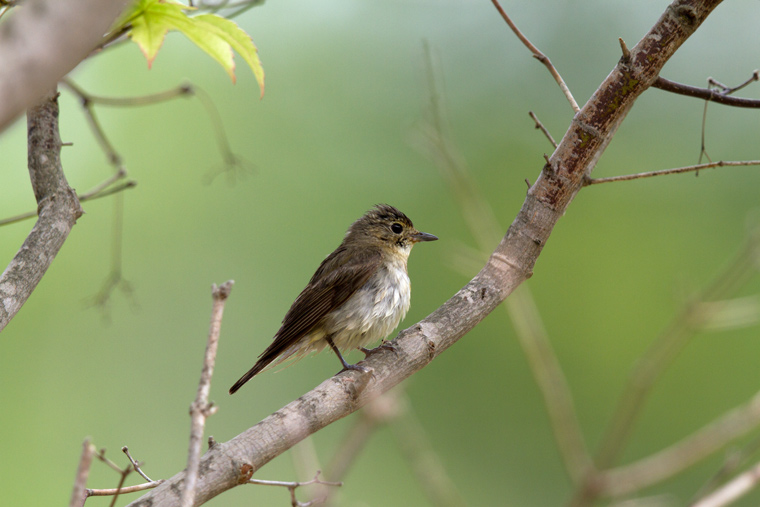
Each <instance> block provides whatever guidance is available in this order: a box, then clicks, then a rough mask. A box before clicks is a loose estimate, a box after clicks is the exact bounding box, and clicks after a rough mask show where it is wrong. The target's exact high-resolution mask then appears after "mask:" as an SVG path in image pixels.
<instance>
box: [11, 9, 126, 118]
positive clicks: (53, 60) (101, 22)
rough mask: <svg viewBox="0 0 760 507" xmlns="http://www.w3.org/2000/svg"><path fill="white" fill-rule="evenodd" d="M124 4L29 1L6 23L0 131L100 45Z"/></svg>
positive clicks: (12, 14) (15, 10)
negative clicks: (74, 27)
mask: <svg viewBox="0 0 760 507" xmlns="http://www.w3.org/2000/svg"><path fill="white" fill-rule="evenodd" d="M126 5H127V0H68V1H66V2H61V1H59V0H27V1H26V2H24V8H23V9H14V12H12V13H10V14H9V15H8V18H7V19H4V20H3V24H2V26H0V39H1V40H2V41H3V43H2V44H0V62H3V64H2V65H0V97H2V98H3V100H1V101H0V132H1V131H3V130H5V128H6V127H8V125H10V123H11V122H12V121H13V120H14V119H15V118H16V117H17V116H18V115H19V114H21V112H22V111H24V109H26V108H28V107H30V106H31V105H33V104H35V103H37V102H39V101H40V99H41V97H42V96H43V95H44V94H45V93H46V92H47V91H48V90H50V89H51V88H52V87H53V86H55V84H56V83H57V82H58V81H59V80H60V79H61V78H62V77H63V76H64V75H66V74H68V73H69V72H70V71H71V70H72V69H73V68H74V67H76V66H77V65H78V64H79V63H80V62H81V61H82V60H83V59H85V58H86V57H87V56H88V55H89V54H90V52H91V51H92V50H93V49H94V48H95V47H97V46H98V45H99V44H100V43H101V41H102V40H103V34H105V33H106V32H108V29H109V27H110V25H111V24H112V23H113V22H114V21H115V20H116V17H117V16H118V15H119V13H120V12H121V11H122V10H123V9H124V7H125V6H126ZM73 26H77V27H80V28H79V29H76V30H72V27H73Z"/></svg>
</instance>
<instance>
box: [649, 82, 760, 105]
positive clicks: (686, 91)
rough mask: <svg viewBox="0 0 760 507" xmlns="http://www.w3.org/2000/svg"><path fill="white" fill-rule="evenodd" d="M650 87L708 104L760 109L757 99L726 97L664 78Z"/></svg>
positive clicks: (721, 93) (719, 93) (759, 101)
mask: <svg viewBox="0 0 760 507" xmlns="http://www.w3.org/2000/svg"><path fill="white" fill-rule="evenodd" d="M753 81H754V80H753ZM652 87H653V88H659V89H660V90H664V91H666V92H671V93H677V94H679V95H686V96H687V97H696V98H698V99H704V100H708V101H710V102H717V103H718V104H723V105H726V106H734V107H749V108H760V100H757V99H743V98H741V97H732V96H730V95H726V93H725V92H724V91H723V90H711V89H709V88H697V87H696V86H690V85H685V84H681V83H676V82H675V81H669V80H667V79H665V78H664V77H658V78H657V81H655V82H654V83H652ZM730 91H733V90H730Z"/></svg>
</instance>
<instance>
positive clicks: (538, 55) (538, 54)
mask: <svg viewBox="0 0 760 507" xmlns="http://www.w3.org/2000/svg"><path fill="white" fill-rule="evenodd" d="M491 1H492V2H493V5H494V7H496V10H498V11H499V14H501V17H502V18H504V21H506V23H507V25H509V28H511V29H512V31H513V32H514V34H515V35H517V38H518V39H520V41H521V42H522V43H523V44H524V45H525V47H527V48H528V49H529V50H530V52H531V53H533V56H534V57H535V58H536V60H538V61H539V62H541V63H543V64H544V66H545V67H546V68H547V69H549V73H550V74H551V75H552V77H553V78H554V80H555V81H556V82H557V84H558V85H559V88H560V90H562V93H564V94H565V98H567V101H568V102H569V103H570V107H572V108H573V111H574V112H576V113H577V112H578V111H580V110H581V108H580V107H578V103H577V102H576V101H575V98H574V97H573V94H572V93H571V92H570V88H568V87H567V85H566V84H565V81H564V80H563V79H562V76H560V75H559V72H558V71H557V69H556V68H555V67H554V65H552V62H551V60H549V57H547V56H546V55H545V54H543V53H542V52H541V50H540V49H538V48H537V47H536V46H534V45H533V43H532V42H531V41H530V40H528V38H527V37H526V36H525V35H524V34H523V33H522V32H521V31H520V29H519V28H517V25H515V24H514V23H513V22H512V20H511V19H510V17H509V16H508V15H507V13H506V12H505V11H504V9H502V7H501V5H500V4H499V2H498V0H491Z"/></svg>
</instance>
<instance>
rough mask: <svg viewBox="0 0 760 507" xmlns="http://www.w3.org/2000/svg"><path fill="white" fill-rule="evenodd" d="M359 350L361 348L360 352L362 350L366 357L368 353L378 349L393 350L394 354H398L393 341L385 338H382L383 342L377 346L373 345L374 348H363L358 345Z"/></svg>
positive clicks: (370, 353)
mask: <svg viewBox="0 0 760 507" xmlns="http://www.w3.org/2000/svg"><path fill="white" fill-rule="evenodd" d="M359 350H361V351H362V352H364V357H365V358H367V357H369V356H370V355H372V354H374V353H375V352H377V351H378V350H390V351H391V352H393V353H394V354H396V356H398V349H397V348H396V346H395V345H394V344H393V342H390V341H386V340H383V342H382V343H381V344H380V345H378V346H377V347H375V348H374V349H367V348H364V347H359Z"/></svg>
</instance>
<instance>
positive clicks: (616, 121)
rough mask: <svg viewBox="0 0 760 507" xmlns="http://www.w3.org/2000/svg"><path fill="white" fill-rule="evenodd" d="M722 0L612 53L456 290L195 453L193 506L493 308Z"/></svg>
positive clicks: (170, 498) (154, 496) (407, 370)
mask: <svg viewBox="0 0 760 507" xmlns="http://www.w3.org/2000/svg"><path fill="white" fill-rule="evenodd" d="M718 4H720V0H701V1H699V0H676V1H675V2H673V3H672V4H671V5H670V6H669V7H668V8H667V9H666V11H665V13H664V14H663V15H662V17H661V18H660V19H659V20H658V21H657V23H656V24H655V25H654V27H653V28H652V29H651V30H650V31H649V33H648V34H646V35H645V36H644V38H643V39H642V40H641V41H640V42H639V43H638V44H637V45H636V46H635V47H633V48H632V49H631V51H630V53H631V58H630V61H628V62H619V63H618V65H617V66H616V67H615V68H614V69H613V70H612V72H611V73H610V74H609V75H608V76H607V78H606V79H605V80H604V82H603V83H602V84H601V85H600V87H599V89H598V90H597V91H596V92H595V93H594V95H593V96H592V97H591V99H590V100H589V101H588V102H587V103H586V105H585V106H584V107H583V109H581V111H580V112H579V113H578V114H576V116H575V118H574V119H573V121H572V123H571V125H570V128H569V129H568V131H567V132H566V133H565V136H564V137H563V139H562V141H561V142H560V144H559V146H558V148H557V149H556V150H555V152H554V154H553V155H552V157H551V159H550V164H548V165H547V167H546V168H545V169H544V170H543V171H542V173H541V175H540V176H539V178H538V180H537V181H536V183H535V184H534V185H533V187H531V189H530V190H529V191H528V195H527V197H526V199H525V202H524V203H523V206H522V209H521V210H520V212H519V213H518V215H517V217H516V218H515V220H514V222H513V223H512V225H511V226H510V228H509V230H508V231H507V233H506V235H505V236H504V238H503V239H502V240H501V242H500V243H499V245H498V247H497V248H496V250H495V251H494V252H493V254H492V255H491V257H490V258H489V260H488V262H487V263H486V265H485V266H484V267H483V269H482V270H481V271H480V273H478V274H477V275H476V276H475V278H473V279H472V280H471V281H470V282H469V283H468V284H467V285H466V286H465V287H464V288H463V289H461V290H460V291H459V292H457V293H456V294H455V295H454V296H453V297H452V298H451V299H449V300H448V301H446V302H445V303H444V304H443V305H442V306H441V307H440V308H439V309H437V310H436V311H435V312H433V313H432V314H430V315H429V316H428V317H427V318H425V319H424V320H422V321H421V322H419V323H418V324H416V325H414V326H412V327H411V328H409V329H406V330H404V331H402V332H401V333H400V334H399V336H398V337H397V338H396V339H395V340H394V345H395V347H396V349H397V353H394V352H390V351H386V350H379V351H378V352H376V353H374V354H372V355H371V356H369V357H368V358H367V359H366V360H365V361H364V365H365V366H367V367H370V368H372V370H373V372H374V373H373V374H370V373H361V372H356V371H348V372H343V373H340V374H338V375H335V376H334V377H332V378H330V379H327V380H325V381H324V382H322V384H320V385H319V386H317V387H316V388H315V389H313V390H312V391H310V392H308V393H306V394H304V395H303V396H301V397H300V398H298V399H297V400H295V401H292V402H291V403H289V404H288V405H286V406H285V407H283V408H282V409H280V410H278V411H277V412H275V413H274V414H272V415H270V416H269V417H267V418H266V419H264V420H263V421H261V422H259V423H258V424H256V425H255V426H253V427H251V428H249V429H248V430H246V431H244V432H243V433H241V434H240V435H238V436H237V437H235V438H233V439H231V440H229V441H227V442H224V443H219V444H217V445H215V446H214V447H212V448H211V449H210V450H209V451H208V452H207V453H206V454H205V456H203V458H202V459H201V468H202V469H204V470H205V471H206V473H205V474H204V475H203V476H202V477H199V478H198V485H197V488H196V500H195V505H201V504H203V503H204V502H206V501H208V500H209V499H211V498H213V497H215V496H217V495H219V494H220V493H222V492H224V491H226V490H227V489H230V488H232V487H234V486H237V485H239V484H244V483H246V482H247V481H248V480H249V479H250V477H251V475H252V474H253V473H254V472H255V471H257V470H259V469H260V468H261V467H262V466H264V465H265V464H266V463H268V462H269V461H270V460H271V459H273V458H274V457H276V456H278V455H280V454H281V453H283V452H285V451H286V450H287V449H289V448H290V447H292V446H293V445H295V444H296V443H297V442H299V441H301V440H302V439H303V438H305V437H306V436H308V435H310V434H312V433H315V432H316V431H318V430H320V429H322V428H324V427H325V426H327V425H328V424H331V423H332V422H334V421H337V420H338V419H340V418H342V417H345V416H347V415H349V414H350V413H352V412H354V411H356V410H358V409H359V408H361V407H362V406H364V405H365V404H366V403H367V402H369V401H370V400H372V399H374V398H375V397H376V396H378V395H379V394H381V393H383V392H385V391H387V390H388V389H390V388H392V387H393V386H395V385H397V384H398V383H399V382H401V381H402V380H404V379H406V378H408V377H409V376H411V375H412V374H414V373H415V372H416V371H418V370H420V369H422V368H423V367H424V366H426V365H427V364H429V363H430V362H431V361H432V360H433V359H435V358H436V357H437V356H438V355H439V354H441V353H442V352H443V351H444V350H446V349H447V348H449V347H450V346H451V345H453V344H454V343H455V342H456V341H457V340H459V339H460V338H461V337H462V336H463V335H464V334H466V333H467V332H468V331H470V330H471V329H472V328H473V327H475V325H477V324H478V323H479V322H480V321H481V320H482V319H483V318H485V316H486V315H488V314H489V313H490V312H491V311H493V309H494V308H496V306H498V305H499V304H500V303H501V302H502V301H504V299H505V298H506V297H507V296H508V295H509V294H511V293H512V291H514V290H515V288H517V287H518V286H519V285H520V284H521V283H522V282H524V281H525V280H526V279H527V278H529V277H530V276H531V274H532V272H533V266H534V265H535V262H536V259H537V258H538V255H539V254H540V253H541V250H542V249H543V246H544V245H545V244H546V241H547V240H548V238H549V235H550V234H551V232H552V230H553V228H554V226H555V225H556V223H557V221H558V220H559V218H560V217H561V216H562V215H563V214H564V213H565V211H566V209H567V207H568V206H569V205H570V203H571V202H572V200H573V199H574V197H575V195H576V194H577V193H578V191H579V190H580V189H581V188H582V186H583V181H584V178H585V177H586V176H588V175H589V174H590V172H591V171H592V170H593V168H594V166H595V165H596V162H597V160H598V159H599V157H600V156H601V155H602V153H603V152H604V150H605V148H606V147H607V145H608V144H609V142H610V140H611V139H612V137H613V135H614V134H615V132H616V131H617V128H618V127H619V125H620V124H621V123H622V121H623V120H624V119H625V117H626V115H627V113H628V111H629V110H630V108H631V107H632V106H633V103H634V102H635V100H636V99H637V98H638V97H639V95H641V93H643V92H644V91H645V90H646V89H647V88H648V87H649V86H650V85H651V84H652V83H653V82H654V81H655V80H656V79H657V76H658V74H659V72H660V70H661V69H662V67H663V65H664V64H665V62H667V61H668V59H669V58H670V57H671V56H672V55H673V54H674V53H675V51H676V50H677V49H678V48H679V47H680V46H681V44H683V42H684V41H685V40H686V39H688V37H689V36H690V35H691V34H692V33H693V32H694V31H695V30H696V29H697V28H698V27H699V26H700V24H701V23H702V22H703V21H704V20H705V19H706V18H707V16H708V15H709V14H710V12H712V10H713V9H714V8H715V7H716V6H717V5H718ZM184 476H185V474H184V472H180V473H178V474H177V475H175V476H174V477H172V478H171V479H168V480H167V481H166V482H165V483H164V484H162V485H161V486H159V487H158V488H156V489H154V490H152V491H151V492H149V493H148V494H146V495H144V496H143V497H141V498H140V499H138V500H136V501H135V502H133V503H131V504H130V505H131V506H132V507H138V506H142V507H145V506H148V505H162V506H175V505H178V502H179V496H178V491H181V483H182V481H183V480H184Z"/></svg>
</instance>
